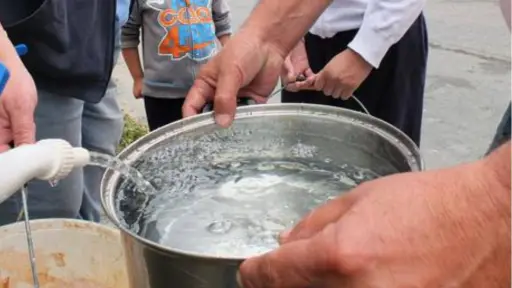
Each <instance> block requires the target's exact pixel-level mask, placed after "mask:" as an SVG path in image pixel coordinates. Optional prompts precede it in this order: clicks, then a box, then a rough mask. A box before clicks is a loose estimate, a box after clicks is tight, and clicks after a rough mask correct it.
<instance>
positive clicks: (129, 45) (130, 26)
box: [121, 1, 144, 81]
mask: <svg viewBox="0 0 512 288" xmlns="http://www.w3.org/2000/svg"><path fill="white" fill-rule="evenodd" d="M141 23H142V17H141V11H140V9H139V2H138V1H137V2H135V3H134V4H133V8H132V12H131V14H130V17H129V18H128V21H127V22H126V24H125V25H124V26H123V28H122V30H121V47H122V49H123V58H124V61H125V62H126V66H128V70H129V71H130V74H131V75H132V78H133V80H134V81H137V80H141V79H142V78H143V77H144V72H143V71H142V66H141V63H140V57H139V50H138V47H139V43H140V40H139V39H140V27H141Z"/></svg>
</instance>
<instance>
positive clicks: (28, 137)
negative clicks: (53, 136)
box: [9, 111, 36, 146]
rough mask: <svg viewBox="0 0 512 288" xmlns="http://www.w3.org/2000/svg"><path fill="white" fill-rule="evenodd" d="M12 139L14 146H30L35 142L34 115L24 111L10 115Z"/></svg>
mask: <svg viewBox="0 0 512 288" xmlns="http://www.w3.org/2000/svg"><path fill="white" fill-rule="evenodd" d="M9 117H10V118H11V127H12V138H13V140H14V145H15V146H20V145H23V144H32V143H34V142H35V141H36V124H35V123H34V114H33V113H31V112H26V111H17V113H16V112H15V113H10V115H9Z"/></svg>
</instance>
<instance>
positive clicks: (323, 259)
mask: <svg viewBox="0 0 512 288" xmlns="http://www.w3.org/2000/svg"><path fill="white" fill-rule="evenodd" d="M329 228H334V227H329ZM334 232H335V230H334V229H326V230H325V231H322V233H319V234H317V235H316V236H315V237H312V238H309V239H305V240H299V241H295V242H290V243H287V244H285V245H282V246H280V247H279V248H277V249H276V250H274V251H272V252H269V253H267V254H264V255H262V256H259V257H255V258H251V259H248V260H246V261H245V262H243V263H242V265H241V266H240V279H239V281H240V282H241V283H239V284H240V285H241V286H242V287H243V288H304V287H310V286H311V284H312V283H314V282H315V281H317V279H318V277H319V276H322V275H326V274H328V273H329V272H331V271H332V270H334V269H336V265H333V264H335V263H336V262H335V260H336V259H335V257H336V253H335V251H330V250H331V248H333V247H334V248H335V247H336V245H334V244H335V243H333V242H332V240H334V239H336V237H334V235H330V236H329V234H332V233H334ZM328 241H329V242H328Z"/></svg>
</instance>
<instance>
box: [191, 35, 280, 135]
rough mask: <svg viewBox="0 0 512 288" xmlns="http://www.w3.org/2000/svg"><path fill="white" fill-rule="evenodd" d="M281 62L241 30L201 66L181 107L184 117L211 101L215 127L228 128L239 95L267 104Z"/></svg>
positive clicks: (267, 47) (270, 48)
mask: <svg viewBox="0 0 512 288" xmlns="http://www.w3.org/2000/svg"><path fill="white" fill-rule="evenodd" d="M283 59H284V56H283V55H281V53H279V52H278V50H277V49H275V48H274V47H273V46H272V45H269V44H266V43H264V42H262V41H260V40H259V39H258V38H257V37H254V35H253V34H252V33H246V32H245V31H244V30H241V31H240V32H239V33H238V34H236V35H235V36H234V37H233V38H231V40H230V41H228V42H227V43H226V46H225V47H224V48H223V49H222V50H221V51H220V52H219V54H217V55H216V56H215V57H213V58H212V59H211V60H210V61H209V62H208V63H206V64H205V65H203V66H202V67H201V70H200V72H199V73H198V75H197V78H196V80H195V81H194V85H193V86H192V88H191V89H190V91H189V93H188V95H187V97H186V100H185V103H184V104H183V109H182V111H183V116H184V117H189V116H193V115H196V114H198V113H200V112H201V111H202V109H203V107H204V106H205V104H207V103H208V102H213V103H214V113H215V121H216V122H217V124H219V125H220V126H223V127H227V126H229V125H231V123H232V121H233V118H234V114H235V111H236V107H237V104H236V103H237V96H238V95H240V96H243V97H249V98H252V99H253V100H255V101H256V103H264V102H266V100H267V98H268V96H269V95H270V93H271V92H272V90H273V89H274V88H275V86H276V84H277V79H278V77H279V72H280V70H281V66H282V63H283Z"/></svg>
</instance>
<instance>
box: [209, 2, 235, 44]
mask: <svg viewBox="0 0 512 288" xmlns="http://www.w3.org/2000/svg"><path fill="white" fill-rule="evenodd" d="M212 18H213V22H214V24H215V35H216V36H217V37H220V36H223V35H226V34H231V33H232V31H231V11H230V9H229V5H228V2H227V0H213V3H212Z"/></svg>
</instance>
